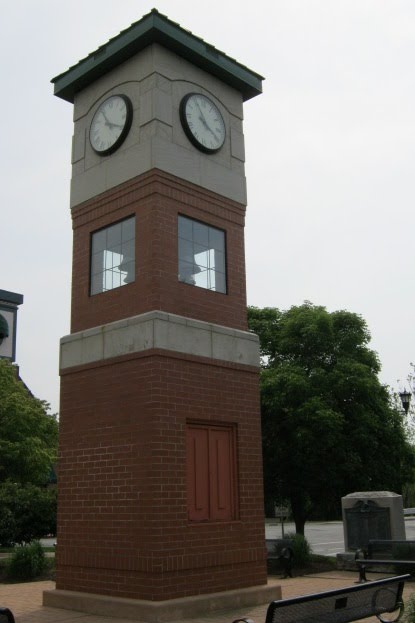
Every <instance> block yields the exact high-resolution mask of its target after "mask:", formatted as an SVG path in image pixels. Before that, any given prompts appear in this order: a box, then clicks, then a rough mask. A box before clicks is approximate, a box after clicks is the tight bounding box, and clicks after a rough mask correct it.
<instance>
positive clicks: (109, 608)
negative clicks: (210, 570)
mask: <svg viewBox="0 0 415 623" xmlns="http://www.w3.org/2000/svg"><path fill="white" fill-rule="evenodd" d="M274 599H281V587H280V586H279V585H278V584H277V583H276V582H275V583H273V582H272V580H271V581H270V582H269V583H268V584H267V585H265V586H253V587H249V588H244V589H237V590H233V591H224V592H221V593H210V594H207V595H194V596H192V597H183V598H180V599H169V600H166V601H147V600H144V599H124V598H122V597H110V596H108V595H95V594H92V593H81V592H76V591H63V590H58V589H55V590H52V591H44V593H43V605H44V606H48V607H51V608H63V609H65V610H76V611H79V612H87V613H88V614H96V615H101V616H107V617H117V618H121V619H132V620H138V621H146V622H148V623H164V622H165V621H174V620H180V619H190V618H193V617H196V616H200V615H206V614H210V613H213V612H215V611H218V610H226V609H238V608H240V609H241V616H243V614H244V612H243V608H249V607H252V606H257V605H261V604H266V603H268V602H270V601H272V600H274Z"/></svg>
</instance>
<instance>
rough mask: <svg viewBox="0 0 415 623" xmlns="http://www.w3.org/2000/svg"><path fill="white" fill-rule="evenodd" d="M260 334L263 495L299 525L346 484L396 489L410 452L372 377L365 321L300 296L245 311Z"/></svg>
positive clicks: (374, 363) (408, 468) (325, 510)
mask: <svg viewBox="0 0 415 623" xmlns="http://www.w3.org/2000/svg"><path fill="white" fill-rule="evenodd" d="M248 319H249V327H250V329H251V330H252V331H254V332H255V333H257V334H258V335H259V338H260V348H261V355H262V363H263V369H262V372H261V412H262V430H263V452H264V483H265V497H266V499H268V500H278V499H289V500H290V503H291V507H292V512H293V516H294V520H295V523H296V530H297V532H298V533H301V534H303V533H304V523H305V521H306V520H307V519H308V518H309V517H311V516H313V515H314V516H315V515H319V516H320V517H329V516H333V515H334V514H336V513H338V512H339V507H340V498H341V497H342V496H343V495H346V494H348V493H351V492H353V491H362V490H392V491H395V492H400V491H401V488H402V484H403V483H404V482H405V480H407V479H408V478H409V475H410V474H412V471H413V468H414V451H413V448H412V447H411V446H410V444H409V443H408V441H407V439H406V436H405V430H404V426H403V421H402V415H401V413H400V412H399V410H398V409H397V408H396V405H394V404H393V403H392V401H391V399H390V396H389V393H388V391H387V389H386V388H385V387H384V386H382V385H381V383H380V381H379V379H378V373H379V371H380V364H379V360H378V357H377V355H376V353H375V352H374V351H372V350H371V349H370V348H369V347H368V344H369V341H370V333H369V330H368V328H367V325H366V323H365V321H364V320H363V318H361V317H360V316H359V315H357V314H354V313H351V312H347V311H343V310H342V311H336V312H332V313H330V312H328V311H327V310H326V309H325V308H324V307H320V306H314V305H312V304H311V303H308V302H306V303H304V304H303V305H301V306H297V307H292V308H291V309H289V310H288V311H283V312H282V311H280V310H278V309H274V308H265V309H258V308H255V307H251V308H249V310H248Z"/></svg>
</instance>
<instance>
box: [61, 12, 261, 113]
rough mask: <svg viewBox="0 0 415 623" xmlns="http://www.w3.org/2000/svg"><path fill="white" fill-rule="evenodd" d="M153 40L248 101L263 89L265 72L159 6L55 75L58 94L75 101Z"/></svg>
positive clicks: (69, 100)
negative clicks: (221, 48) (231, 54)
mask: <svg viewBox="0 0 415 623" xmlns="http://www.w3.org/2000/svg"><path fill="white" fill-rule="evenodd" d="M152 43H159V44H160V45H163V46H164V47H166V48H168V49H170V50H171V51H172V52H175V53H176V54H178V55H179V56H182V57H184V58H186V59H187V60H189V61H190V62H191V63H193V64H194V65H197V66H198V67H200V68H201V69H204V70H205V71H207V72H209V73H210V74H212V75H214V76H216V77H217V78H219V79H220V80H223V82H225V83H227V84H229V85H230V86H232V87H233V88H235V89H237V90H238V91H240V92H241V93H242V96H243V99H244V101H246V100H248V99H250V98H252V97H255V96H256V95H259V94H260V93H262V81H263V80H264V78H263V77H262V76H260V75H259V74H257V73H255V72H253V71H251V70H250V69H248V68H247V67H245V65H241V64H240V63H238V62H237V61H236V60H234V59H233V58H231V57H229V56H227V55H226V54H225V53H224V52H220V51H219V50H217V49H216V48H215V47H213V46H212V45H210V44H208V43H206V42H205V41H204V40H203V39H201V38H199V37H196V36H195V35H193V34H192V33H191V32H190V31H189V30H185V29H184V28H182V27H181V26H180V25H179V24H177V23H175V22H172V21H171V20H169V19H168V17H166V16H165V15H162V14H161V13H159V12H158V11H157V9H152V10H151V11H150V13H147V14H146V15H144V17H143V18H142V19H140V20H139V21H138V22H134V23H133V24H131V26H130V27H129V28H127V29H126V30H123V31H121V32H120V33H119V34H118V35H117V36H115V37H113V38H112V39H110V40H109V41H108V42H107V43H105V44H104V45H101V46H100V47H99V48H98V49H97V50H95V51H94V52H91V54H89V55H88V56H87V57H85V58H84V59H82V60H80V61H79V62H78V63H77V64H76V65H73V66H72V67H70V68H69V69H67V70H66V71H65V72H63V73H61V74H59V75H58V76H56V77H55V78H53V79H52V81H51V82H52V83H53V84H54V94H55V95H56V96H57V97H60V98H62V99H64V100H66V101H68V102H71V103H73V101H74V97H75V94H76V93H77V92H78V91H81V90H82V89H84V88H85V87H87V86H88V85H89V84H91V83H92V82H94V81H95V80H97V79H98V78H100V77H101V76H102V75H104V74H106V73H107V72H108V71H110V70H111V69H114V68H115V67H117V66H118V65H119V64H120V63H123V62H124V61H126V60H127V59H129V58H131V57H132V56H134V55H135V54H137V53H138V52H139V51H140V50H142V49H144V48H145V47H147V46H148V45H150V44H152Z"/></svg>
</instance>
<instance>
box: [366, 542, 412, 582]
mask: <svg viewBox="0 0 415 623" xmlns="http://www.w3.org/2000/svg"><path fill="white" fill-rule="evenodd" d="M355 561H356V566H357V568H358V571H359V579H358V583H364V582H367V581H368V580H367V578H366V569H368V568H371V567H384V568H386V569H388V568H392V569H393V571H395V572H396V571H398V572H401V571H404V570H405V571H411V572H413V573H414V572H415V541H399V540H393V541H391V540H370V541H369V543H368V548H367V550H357V552H356V555H355Z"/></svg>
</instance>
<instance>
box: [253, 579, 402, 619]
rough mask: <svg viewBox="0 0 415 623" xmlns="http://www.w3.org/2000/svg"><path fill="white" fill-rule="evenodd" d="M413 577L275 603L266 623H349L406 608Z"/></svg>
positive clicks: (273, 602) (270, 608)
mask: <svg viewBox="0 0 415 623" xmlns="http://www.w3.org/2000/svg"><path fill="white" fill-rule="evenodd" d="M410 577H411V576H410V575H402V576H397V577H395V578H385V579H382V580H376V581H375V582H370V583H368V584H360V585H358V586H350V587H347V588H343V589H338V590H334V591H327V592H325V593H314V594H313V595H304V596H301V597H294V598H292V599H281V600H277V601H272V602H271V603H270V605H269V606H268V610H267V616H266V620H265V623H349V622H350V621H356V620H358V619H364V618H367V617H370V616H374V615H376V616H378V618H381V616H382V614H384V613H386V612H390V613H392V612H395V611H397V610H398V611H399V613H398V614H397V616H396V619H395V620H397V619H398V618H399V615H400V611H401V608H402V593H403V588H404V584H405V580H407V579H409V578H410Z"/></svg>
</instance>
